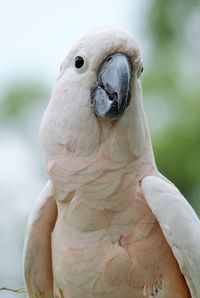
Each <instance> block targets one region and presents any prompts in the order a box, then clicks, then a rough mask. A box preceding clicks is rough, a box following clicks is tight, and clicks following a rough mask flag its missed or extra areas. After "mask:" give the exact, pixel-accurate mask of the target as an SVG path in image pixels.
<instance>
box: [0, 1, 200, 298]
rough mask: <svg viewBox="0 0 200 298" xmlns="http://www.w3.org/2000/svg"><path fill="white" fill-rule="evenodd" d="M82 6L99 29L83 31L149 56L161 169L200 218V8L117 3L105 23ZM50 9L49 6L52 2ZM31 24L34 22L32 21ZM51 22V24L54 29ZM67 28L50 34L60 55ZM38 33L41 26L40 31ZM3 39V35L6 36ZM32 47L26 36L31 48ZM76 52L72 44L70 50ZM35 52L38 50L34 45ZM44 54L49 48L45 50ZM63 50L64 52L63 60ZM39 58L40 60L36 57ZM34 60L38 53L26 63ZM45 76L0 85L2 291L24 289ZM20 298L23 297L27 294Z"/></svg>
mask: <svg viewBox="0 0 200 298" xmlns="http://www.w3.org/2000/svg"><path fill="white" fill-rule="evenodd" d="M84 3H85V6H84V9H83V12H84V13H83V16H81V15H80V16H79V19H78V20H77V22H79V23H80V22H82V24H84V21H86V18H87V15H88V19H89V20H90V18H92V17H91V15H93V14H94V13H95V14H96V16H97V14H98V16H97V19H98V22H96V23H95V21H94V20H93V19H91V22H89V23H87V26H85V27H84V26H83V29H84V30H85V31H88V29H90V27H95V26H98V25H107V24H109V25H110V24H111V25H114V26H117V27H122V28H124V29H126V30H128V31H130V32H132V33H133V34H134V35H135V36H136V39H137V40H138V42H139V44H140V46H141V51H142V54H143V57H144V74H143V78H142V85H143V95H144V102H145V109H146V113H147V116H148V119H149V124H150V127H151V132H152V141H153V147H154V153H155V157H156V162H157V165H158V168H159V170H160V172H161V173H162V174H164V175H165V176H166V177H168V178H169V179H170V180H171V181H173V182H174V183H175V184H176V186H177V187H178V188H179V189H180V191H181V192H182V193H183V194H184V196H185V197H186V198H187V199H188V200H189V202H190V203H191V205H192V206H193V207H194V209H195V210H196V212H197V213H198V215H200V173H199V166H200V83H199V80H200V30H199V28H200V3H199V1H198V0H190V1H188V0H176V1H173V0H168V1H163V0H151V1H148V2H147V1H144V0H143V1H128V0H127V1H118V2H117V3H116V2H115V1H113V2H112V5H110V6H108V7H107V11H106V12H105V10H104V18H103V17H102V11H103V10H102V11H101V10H100V4H99V6H98V5H97V7H96V6H95V5H93V6H92V7H91V3H92V2H91V1H85V2H84ZM46 5H47V6H48V4H47V2H46ZM55 5H61V8H60V9H61V10H64V9H65V8H66V9H67V10H68V13H69V14H72V17H74V18H75V17H76V10H80V5H81V4H80V1H75V2H74V4H73V5H74V6H73V9H72V11H70V8H71V6H70V5H71V2H70V1H66V2H65V1H58V2H57V4H55ZM101 5H102V6H103V3H102V4H101ZM98 8H99V9H98ZM122 8H123V9H122ZM38 10H40V5H38ZM22 11H23V9H22ZM26 12H27V11H25V12H24V13H26ZM47 14H48V9H47ZM111 16H113V19H112V18H111ZM38 18H39V20H40V21H41V24H43V31H44V32H43V33H47V32H48V31H49V30H50V29H48V26H47V25H45V26H44V24H46V23H45V22H47V21H44V19H42V15H41V16H39V17H38ZM40 18H41V19H40ZM81 18H82V19H81ZM60 19H61V18H60ZM32 21H33V22H34V18H33V20H32ZM35 21H38V20H35ZM53 21H54V20H53V19H52V20H50V21H49V22H53ZM43 22H44V23H43ZM62 22H63V23H64V22H65V23H66V27H65V30H64V32H65V36H64V34H63V33H62V30H60V31H59V32H57V31H56V30H55V32H53V33H52V31H51V32H50V33H51V34H53V38H54V42H55V43H56V42H57V44H58V47H60V48H61V47H62V48H63V44H64V40H65V41H67V42H68V37H67V34H68V33H69V34H71V35H73V30H71V27H72V24H70V23H69V20H67V19H66V20H62ZM74 22H76V20H74ZM77 22H76V23H77ZM16 24H17V21H16ZM24 26H26V23H25V21H24ZM39 26H40V23H39V25H38V28H39ZM4 28H5V27H4ZM86 29H87V30H86ZM4 33H5V35H6V29H4ZM58 33H59V35H60V36H62V38H63V40H62V42H61V37H60V39H59V38H58V39H57V34H58ZM62 34H63V35H62ZM74 35H76V36H77V37H78V36H80V35H82V31H80V32H79V30H78V29H75V33H74ZM7 37H8V36H7ZM10 38H12V36H10ZM47 39H48V38H47V37H46V40H47ZM30 40H31V38H30V36H29V42H30ZM25 42H26V41H24V43H25ZM38 42H39V41H38ZM71 45H72V44H70V43H69V48H70V46H71ZM34 46H35V47H37V44H35V45H34ZM16 47H17V44H16ZM43 47H44V48H45V43H44V45H43ZM66 48H67V47H66ZM48 50H49V49H47V51H48ZM12 51H15V48H13V49H12ZM64 51H65V49H63V53H64ZM36 53H37V55H38V52H37V51H36ZM43 54H44V52H43ZM65 54H66V52H65ZM41 56H42V55H41ZM33 57H34V51H33V53H32V56H30V57H29V58H30V59H32V58H33ZM53 57H54V53H52V56H51V58H52V60H51V59H49V60H48V63H49V64H50V65H51V63H53ZM63 58H64V56H62V57H61V53H59V54H57V56H55V61H56V63H57V61H59V62H61V61H62V59H63ZM3 59H4V57H3ZM7 63H8V64H9V61H8V62H7ZM38 63H39V62H38ZM57 68H59V65H57ZM44 74H45V71H43V72H41V75H40V73H39V72H36V73H34V74H31V75H30V74H28V75H26V74H25V75H23V76H21V77H20V76H19V77H18V76H15V77H14V78H13V77H11V78H9V76H8V78H7V80H5V81H2V86H1V95H0V104H1V108H0V118H1V123H0V133H1V141H2V142H1V146H0V147H1V148H0V157H1V170H0V176H1V178H0V187H1V197H0V203H1V211H0V242H1V244H0V287H2V286H7V287H12V288H15V287H18V286H21V285H23V280H22V265H21V263H22V249H23V241H24V234H25V227H26V222H27V217H28V214H29V213H30V209H31V206H32V203H33V201H34V199H35V197H36V195H37V193H39V191H40V189H41V187H42V185H43V184H44V181H45V180H46V177H45V173H44V168H43V162H42V155H41V148H40V145H39V141H38V137H37V134H38V128H39V123H40V119H41V117H42V114H43V111H44V108H45V106H46V104H47V102H48V99H49V96H50V92H51V85H52V84H53V80H55V79H56V75H57V73H55V77H54V79H52V77H51V78H50V77H48V75H47V77H46V78H45V75H44ZM15 295H17V294H14V293H5V292H4V293H3V292H0V297H15ZM18 295H19V296H20V297H23V294H18Z"/></svg>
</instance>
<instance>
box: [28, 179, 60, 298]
mask: <svg viewBox="0 0 200 298" xmlns="http://www.w3.org/2000/svg"><path fill="white" fill-rule="evenodd" d="M56 218H57V207H56V202H55V200H54V198H53V197H52V195H51V187H50V182H48V183H47V184H46V185H45V187H44V188H43V190H42V192H41V193H40V195H39V197H38V199H37V200H36V203H35V206H34V208H33V211H32V213H31V216H30V218H29V222H28V227H27V231H26V238H25V247H24V278H25V284H26V290H27V293H28V297H29V298H36V297H37V298H53V278H52V261H51V233H52V230H53V228H54V225H55V221H56Z"/></svg>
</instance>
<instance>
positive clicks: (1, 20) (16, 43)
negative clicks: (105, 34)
mask: <svg viewBox="0 0 200 298" xmlns="http://www.w3.org/2000/svg"><path fill="white" fill-rule="evenodd" d="M1 2H2V3H1ZM0 3H1V6H0V89H1V87H2V86H4V84H5V83H7V82H8V81H10V80H15V79H19V78H24V77H28V78H29V77H31V78H32V77H37V78H38V81H46V80H47V81H49V82H50V83H51V82H52V81H53V80H54V79H55V77H56V75H57V71H58V68H59V65H60V62H61V61H62V60H63V58H64V57H65V55H66V54H67V51H68V50H69V48H70V47H71V46H72V45H73V43H74V41H75V40H77V39H78V38H80V37H81V36H82V35H83V34H84V33H85V32H87V31H89V30H90V29H92V28H94V27H97V26H105V25H111V26H116V27H120V28H122V29H125V30H128V31H131V32H132V33H133V34H134V35H135V37H136V38H137V39H138V35H139V34H138V28H139V26H140V24H141V20H140V18H141V13H140V9H141V4H142V3H144V1H143V0H101V1H95V0H84V1H83V0H82V1H81V0H73V1H70V0H42V1H41V0H32V1H31V0H29V1H28V0H17V1H13V0H6V1H1V0H0Z"/></svg>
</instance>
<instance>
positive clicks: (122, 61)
mask: <svg viewBox="0 0 200 298" xmlns="http://www.w3.org/2000/svg"><path fill="white" fill-rule="evenodd" d="M130 80H131V63H130V61H129V59H128V57H127V56H126V55H125V54H122V53H114V54H112V55H110V56H108V57H107V58H106V59H105V60H104V61H103V63H102V64H101V66H100V68H99V71H98V74H97V82H96V83H95V84H94V86H93V87H92V89H91V103H92V109H93V111H94V113H95V115H96V116H98V117H101V118H106V119H107V118H108V119H119V118H120V117H121V116H122V114H123V113H124V111H125V109H126V108H127V106H128V105H129V103H130V98H131V94H130Z"/></svg>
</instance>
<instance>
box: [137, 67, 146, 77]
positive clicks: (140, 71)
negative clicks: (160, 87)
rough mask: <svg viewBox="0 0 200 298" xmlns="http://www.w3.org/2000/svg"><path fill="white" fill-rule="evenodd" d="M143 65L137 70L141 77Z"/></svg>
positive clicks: (138, 75)
mask: <svg viewBox="0 0 200 298" xmlns="http://www.w3.org/2000/svg"><path fill="white" fill-rule="evenodd" d="M143 70H144V68H143V66H140V67H139V69H138V72H137V77H138V78H140V76H141V74H142V73H143Z"/></svg>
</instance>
